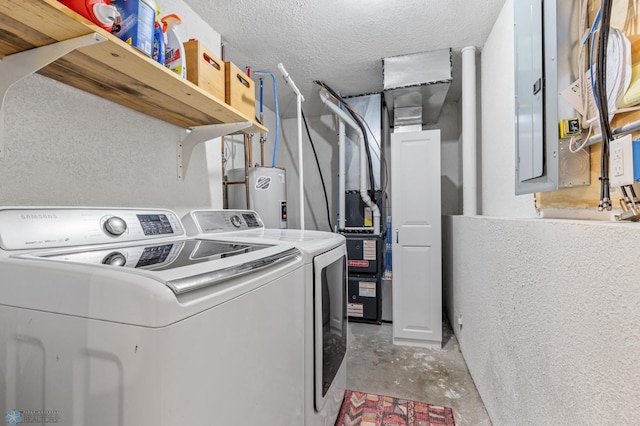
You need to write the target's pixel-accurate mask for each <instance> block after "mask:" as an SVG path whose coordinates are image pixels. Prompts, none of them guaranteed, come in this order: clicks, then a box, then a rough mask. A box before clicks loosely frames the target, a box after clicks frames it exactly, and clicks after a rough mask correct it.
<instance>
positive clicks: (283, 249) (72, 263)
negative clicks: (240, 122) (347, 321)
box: [0, 208, 307, 426]
mask: <svg viewBox="0 0 640 426" xmlns="http://www.w3.org/2000/svg"><path fill="white" fill-rule="evenodd" d="M0 248H1V250H0V412H2V413H3V414H4V413H7V412H9V410H10V411H11V414H12V415H13V416H14V418H17V416H20V419H21V421H23V422H25V423H29V422H31V423H43V422H57V423H60V424H68V425H92V426H113V425H126V426H144V425H149V426H151V425H153V426H175V425H187V424H188V425H247V426H249V425H290V426H300V425H301V424H303V423H304V410H303V406H304V401H303V397H304V387H303V383H304V357H303V355H304V352H303V347H304V343H305V341H304V339H305V334H304V330H303V328H302V326H301V324H303V323H304V321H305V317H304V314H305V312H304V309H303V306H299V305H297V304H295V303H291V300H303V298H304V288H302V287H301V286H300V285H299V283H300V282H302V281H303V280H304V279H305V274H306V273H307V271H306V269H305V268H304V262H303V259H302V255H301V253H300V251H299V250H298V249H296V248H295V247H294V246H293V245H291V244H284V243H282V244H269V243H265V244H251V243H242V242H234V241H230V240H226V239H224V238H221V239H218V240H215V239H206V240H205V239H197V238H187V237H186V236H185V232H184V229H183V226H182V224H181V222H180V220H179V218H178V217H177V215H176V214H175V213H173V212H171V211H169V210H149V209H94V208H82V209H79V208H78V209H76V208H39V209H35V208H5V209H0Z"/></svg>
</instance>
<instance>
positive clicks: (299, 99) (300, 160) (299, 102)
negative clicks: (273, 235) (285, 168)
mask: <svg viewBox="0 0 640 426" xmlns="http://www.w3.org/2000/svg"><path fill="white" fill-rule="evenodd" d="M296 106H297V111H298V164H299V167H300V178H299V180H298V182H299V183H298V184H299V185H300V229H302V230H304V172H303V167H302V166H303V158H302V97H301V96H300V95H297V96H296Z"/></svg>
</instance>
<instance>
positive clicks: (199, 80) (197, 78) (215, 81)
mask: <svg viewBox="0 0 640 426" xmlns="http://www.w3.org/2000/svg"><path fill="white" fill-rule="evenodd" d="M184 51H185V56H186V61H187V80H189V81H190V82H192V83H193V84H195V85H196V86H198V87H201V88H202V89H204V90H206V91H207V92H209V93H210V94H212V95H213V96H215V97H216V98H218V99H220V100H221V101H225V102H226V99H225V91H226V87H225V66H224V62H223V61H222V60H220V59H219V58H218V57H216V56H215V55H214V54H213V53H211V52H210V51H209V50H208V49H207V48H206V47H204V46H203V45H202V43H200V42H199V41H198V40H189V41H188V42H186V43H184Z"/></svg>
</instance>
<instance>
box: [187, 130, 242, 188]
mask: <svg viewBox="0 0 640 426" xmlns="http://www.w3.org/2000/svg"><path fill="white" fill-rule="evenodd" d="M247 127H251V122H250V121H240V122H238V123H225V124H209V125H206V126H196V127H191V128H190V129H188V130H187V132H188V133H187V136H186V137H185V138H184V139H183V140H182V141H179V142H178V180H179V181H183V180H184V177H185V175H186V174H187V166H188V165H189V162H190V161H191V154H192V153H193V149H194V148H195V147H196V145H198V144H201V143H203V142H207V141H210V140H211V139H215V138H219V137H220V136H225V135H230V134H232V133H237V132H239V131H241V130H243V129H246V128H247Z"/></svg>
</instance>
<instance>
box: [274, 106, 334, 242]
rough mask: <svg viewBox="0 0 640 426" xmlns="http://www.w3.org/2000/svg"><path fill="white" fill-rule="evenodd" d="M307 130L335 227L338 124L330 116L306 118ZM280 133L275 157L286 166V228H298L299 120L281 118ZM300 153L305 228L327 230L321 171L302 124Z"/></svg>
mask: <svg viewBox="0 0 640 426" xmlns="http://www.w3.org/2000/svg"><path fill="white" fill-rule="evenodd" d="M307 123H308V124H309V131H310V133H311V137H312V138H313V143H314V144H315V147H316V152H317V154H318V160H319V162H320V167H321V168H322V174H323V177H324V182H325V185H326V189H327V197H328V199H329V212H330V214H331V224H332V226H333V227H335V226H336V211H337V209H338V202H337V190H338V123H337V120H336V119H335V118H334V117H333V116H332V115H322V116H320V117H307ZM282 124H283V126H282V135H281V136H280V149H279V155H278V158H279V159H280V160H279V163H280V165H281V166H282V167H285V168H286V169H287V181H288V184H287V206H288V212H289V228H294V229H298V228H299V227H300V197H299V188H300V186H299V181H298V179H299V176H300V168H299V165H298V133H297V132H298V127H297V126H298V122H297V120H296V119H286V120H283V121H282ZM302 137H303V140H302V155H303V161H304V164H303V171H304V189H305V193H304V198H305V200H304V201H305V206H304V208H305V228H306V229H319V230H321V231H328V230H329V224H328V223H327V222H328V221H327V208H326V202H325V198H324V193H323V190H322V183H321V181H320V173H319V172H318V166H317V165H316V161H315V158H314V156H313V150H312V149H311V144H310V143H309V138H308V137H307V133H306V130H305V128H304V123H303V127H302Z"/></svg>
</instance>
